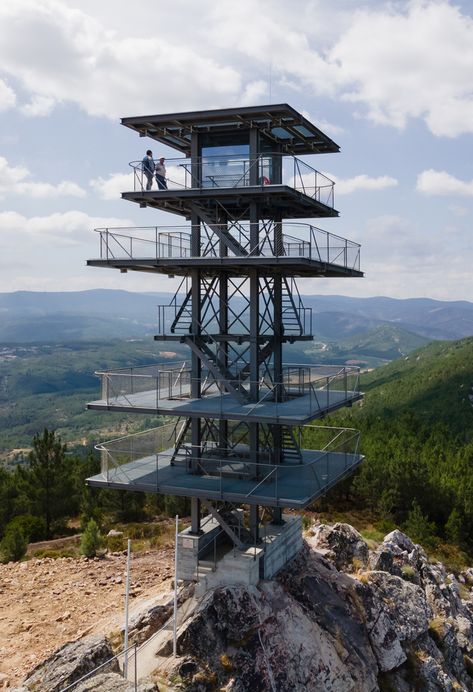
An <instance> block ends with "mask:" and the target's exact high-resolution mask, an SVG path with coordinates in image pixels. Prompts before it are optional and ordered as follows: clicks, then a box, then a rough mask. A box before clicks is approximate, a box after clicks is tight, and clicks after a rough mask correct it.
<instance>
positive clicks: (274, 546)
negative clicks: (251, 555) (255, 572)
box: [261, 514, 302, 579]
mask: <svg viewBox="0 0 473 692" xmlns="http://www.w3.org/2000/svg"><path fill="white" fill-rule="evenodd" d="M262 533H263V535H262V541H263V548H264V558H263V561H262V562H263V565H262V570H261V572H262V574H261V577H262V578H263V579H272V578H273V577H274V576H275V575H276V574H277V573H278V572H279V570H281V569H282V568H283V567H284V566H285V564H286V563H287V562H289V560H292V558H293V557H294V556H295V555H296V554H297V553H298V552H299V550H300V549H301V548H302V517H300V516H295V515H291V514H283V523H282V524H266V525H265V527H264V530H263V532H262Z"/></svg>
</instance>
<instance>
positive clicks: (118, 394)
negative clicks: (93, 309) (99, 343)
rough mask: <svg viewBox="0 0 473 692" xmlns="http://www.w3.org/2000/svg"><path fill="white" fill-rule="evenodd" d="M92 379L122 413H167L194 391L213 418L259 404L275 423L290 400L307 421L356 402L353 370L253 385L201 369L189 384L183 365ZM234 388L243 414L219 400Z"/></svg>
mask: <svg viewBox="0 0 473 692" xmlns="http://www.w3.org/2000/svg"><path fill="white" fill-rule="evenodd" d="M96 374H97V375H99V376H100V377H101V378H102V402H103V403H104V404H105V405H107V406H109V407H114V406H118V407H120V408H121V409H123V408H125V409H128V408H129V409H135V410H136V409H141V410H143V409H145V410H160V409H161V410H163V411H166V410H168V411H169V410H172V409H173V408H175V406H176V402H177V405H178V404H179V402H183V401H184V402H185V401H193V399H192V398H191V394H192V392H193V391H201V392H202V390H203V389H205V393H203V394H202V396H201V398H200V399H199V401H203V400H204V399H208V400H211V406H212V413H213V414H214V415H217V416H218V415H219V416H221V417H224V416H227V415H230V413H233V414H238V413H242V414H245V413H246V414H249V413H251V407H253V408H254V407H255V406H257V405H261V404H263V403H264V404H265V405H267V406H269V408H268V409H267V411H266V412H265V410H264V408H261V406H260V407H259V408H260V412H261V414H262V415H266V414H267V415H271V417H272V418H279V417H280V416H281V417H284V416H287V415H288V408H287V402H290V401H293V400H294V405H295V407H296V409H297V412H298V413H299V414H300V415H303V416H308V415H317V414H318V413H324V412H328V411H329V410H332V409H335V408H338V407H339V406H341V405H344V404H349V403H351V402H352V401H356V400H357V399H358V398H359V397H360V392H359V368H358V367H355V366H338V365H293V364H286V365H284V367H283V373H282V379H281V381H276V380H275V377H274V374H272V372H271V370H269V369H267V370H266V372H265V375H264V376H262V377H261V378H260V380H258V381H257V382H256V381H251V380H250V379H249V378H248V373H247V372H244V371H243V374H241V375H238V376H237V375H235V376H234V377H227V378H224V377H223V375H222V377H221V378H219V377H216V376H215V375H214V374H212V373H211V372H209V371H207V370H205V369H204V370H203V372H202V376H201V377H200V378H192V376H191V369H190V366H189V364H188V363H187V362H186V361H184V362H182V361H180V362H179V363H178V364H176V365H175V366H174V367H171V366H170V365H169V364H167V363H166V364H156V365H147V366H140V367H136V368H133V367H131V368H121V369H119V370H114V371H107V372H97V373H96ZM235 388H238V389H239V390H240V391H242V390H243V391H247V392H248V404H247V405H246V408H245V404H241V403H240V404H239V406H237V404H236V400H233V397H232V401H229V400H228V397H226V396H218V395H225V394H227V393H228V392H229V391H232V390H233V391H234V389H235ZM250 397H251V401H250ZM297 400H298V401H297ZM229 406H230V408H229ZM234 406H237V408H234ZM239 409H241V411H240V410H239ZM230 417H231V415H230Z"/></svg>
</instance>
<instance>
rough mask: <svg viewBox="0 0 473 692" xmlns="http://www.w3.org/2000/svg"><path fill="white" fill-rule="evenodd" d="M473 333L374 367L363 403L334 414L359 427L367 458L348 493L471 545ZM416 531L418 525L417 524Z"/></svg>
mask: <svg viewBox="0 0 473 692" xmlns="http://www.w3.org/2000/svg"><path fill="white" fill-rule="evenodd" d="M472 386H473V338H468V339H462V340H461V341H456V342H442V343H435V344H430V345H429V346H427V347H425V348H423V349H420V350H419V351H415V352H413V353H412V354H410V355H409V356H406V357H405V358H402V359H400V360H397V361H394V362H393V363H390V364H389V365H386V366H384V367H382V368H379V369H377V370H375V371H373V372H371V373H368V374H366V375H364V376H363V378H362V389H364V391H365V393H366V396H365V401H364V404H363V405H362V406H359V407H355V408H353V409H352V410H351V411H350V412H348V413H340V414H339V415H338V416H336V417H334V418H333V419H332V422H334V423H335V422H336V423H337V424H343V425H348V426H351V427H354V428H358V429H360V430H361V433H362V438H361V439H362V442H361V450H362V452H363V453H364V454H365V455H366V459H365V461H364V462H363V464H362V465H361V468H360V470H359V472H358V473H357V474H356V476H355V477H354V478H353V479H350V480H349V481H347V482H346V483H345V485H344V486H343V485H342V487H339V488H337V489H336V490H335V491H334V494H333V495H332V499H334V498H335V499H338V500H339V499H340V498H341V497H342V494H346V493H347V492H348V493H349V494H350V496H351V500H352V502H353V503H354V505H355V506H359V507H365V506H368V507H371V508H373V509H374V510H376V511H377V512H379V513H380V515H381V516H383V517H384V518H386V519H392V520H394V521H395V522H396V523H402V522H406V521H410V522H414V523H415V524H416V526H417V528H416V529H415V530H416V531H417V532H418V536H417V537H418V539H419V540H420V539H423V540H428V539H429V537H432V536H434V535H435V534H437V535H439V536H442V537H445V538H447V539H448V540H450V541H453V542H456V543H459V544H460V545H463V546H464V547H467V548H468V549H469V550H471V549H473V408H472V405H471V402H470V398H469V395H470V393H471V391H472ZM410 530H411V532H414V533H415V531H413V529H412V526H411V527H410Z"/></svg>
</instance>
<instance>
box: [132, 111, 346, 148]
mask: <svg viewBox="0 0 473 692" xmlns="http://www.w3.org/2000/svg"><path fill="white" fill-rule="evenodd" d="M122 124H123V125H125V126H126V127H129V128H131V129H132V130H135V131H136V132H138V133H139V134H140V136H141V137H151V138H152V139H155V140H157V141H158V142H161V143H162V144H165V145H167V146H169V147H172V148H173V149H178V150H179V151H181V152H183V153H185V154H190V142H191V135H192V133H206V134H207V133H219V132H231V131H235V132H236V131H242V130H250V129H253V128H257V129H259V130H260V131H261V132H262V133H264V134H265V135H266V136H267V137H268V138H269V139H272V140H273V141H274V142H275V143H276V144H278V145H282V147H283V151H284V152H287V153H288V154H322V153H330V152H337V151H339V146H338V144H336V143H335V142H334V141H333V140H331V139H330V137H327V135H325V134H324V133H323V132H322V131H321V130H319V128H318V127H316V126H315V125H313V124H312V123H311V122H310V121H309V120H307V118H304V116H303V115H301V114H300V113H298V112H297V111H296V110H295V109H294V108H292V107H291V106H289V105H288V104H287V103H281V104H277V105H271V106H249V107H245V108H223V109H218V110H207V111H189V112H187V113H170V114H167V115H143V116H139V117H132V118H122Z"/></svg>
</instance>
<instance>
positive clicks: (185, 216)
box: [87, 104, 362, 583]
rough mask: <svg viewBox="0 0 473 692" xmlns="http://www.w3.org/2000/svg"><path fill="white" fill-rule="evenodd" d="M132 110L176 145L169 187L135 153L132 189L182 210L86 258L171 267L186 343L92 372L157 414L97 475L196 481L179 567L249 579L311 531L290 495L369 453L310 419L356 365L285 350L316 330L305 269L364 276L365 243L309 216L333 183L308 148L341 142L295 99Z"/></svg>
mask: <svg viewBox="0 0 473 692" xmlns="http://www.w3.org/2000/svg"><path fill="white" fill-rule="evenodd" d="M122 124H123V125H125V126H126V127H129V128H131V129H132V130H134V131H135V132H137V133H138V134H139V136H140V137H147V138H150V139H154V140H156V141H157V142H159V144H161V145H166V146H167V147H171V148H173V149H175V150H177V151H178V152H179V155H180V156H179V158H176V159H167V160H166V167H167V189H159V188H158V186H157V185H156V184H155V185H154V187H153V188H152V189H151V190H146V182H147V181H146V177H145V176H144V173H143V170H142V166H141V162H134V163H132V164H131V167H132V179H133V185H130V188H131V187H132V189H130V190H129V191H127V192H124V193H122V197H123V198H124V199H127V200H129V201H131V202H135V203H137V204H138V205H139V206H140V207H152V208H154V209H157V210H160V211H165V212H168V213H169V214H172V215H174V217H176V216H177V217H181V223H180V225H169V226H156V227H152V228H149V227H148V228H126V229H120V228H105V229H97V231H98V233H99V236H100V257H99V258H97V259H91V260H89V261H88V262H87V264H88V265H89V266H94V267H108V268H114V269H118V270H119V271H120V272H122V273H126V272H129V271H135V272H148V273H154V274H158V275H167V276H170V277H179V279H180V287H179V289H178V290H177V292H176V294H175V295H174V297H173V299H172V300H171V302H170V303H169V304H168V305H161V306H158V315H157V329H156V332H157V333H156V336H155V337H154V338H155V340H156V341H160V342H171V343H172V342H176V343H179V344H183V345H185V346H186V347H187V348H188V353H189V359H188V360H187V361H185V362H165V363H161V364H156V365H150V366H145V367H136V368H126V369H120V370H114V371H106V372H100V373H97V374H99V375H100V376H101V378H102V392H101V398H100V399H99V400H97V401H94V402H91V403H89V404H88V408H89V409H94V410H97V411H99V410H107V411H122V412H134V413H136V414H140V413H142V414H147V416H149V415H150V414H151V415H155V416H156V417H159V418H158V420H157V422H161V423H162V424H161V425H159V426H158V427H155V428H153V429H151V430H148V431H145V432H143V433H137V434H134V435H130V436H128V437H124V438H120V439H117V440H111V441H109V442H106V443H103V444H101V445H98V448H99V449H100V450H101V454H102V468H101V472H100V474H98V475H96V476H94V477H92V478H89V479H88V480H87V482H88V483H89V485H91V486H98V487H108V488H118V489H126V490H132V491H142V492H151V493H163V494H169V495H178V496H186V497H189V498H190V500H191V526H190V527H189V528H188V529H186V530H185V531H183V532H182V533H181V534H180V537H179V544H180V564H179V576H180V577H181V578H188V579H198V578H199V577H200V578H202V574H203V572H202V570H203V568H204V567H205V566H206V567H207V570H208V572H216V571H218V570H217V563H218V562H220V561H221V563H222V565H224V564H225V561H226V562H227V564H228V565H230V567H228V569H227V575H226V577H222V579H227V580H229V581H234V580H235V579H237V581H238V580H243V581H248V582H250V583H255V580H256V581H257V579H258V578H260V577H264V578H271V577H272V576H273V575H274V574H275V573H276V572H277V571H278V570H279V569H280V568H281V567H282V566H283V565H284V564H285V562H286V561H287V560H288V559H290V558H291V557H292V556H293V555H294V554H295V553H296V552H297V551H298V549H299V547H300V546H301V541H302V532H301V518H300V516H299V515H297V514H296V513H294V512H292V513H287V512H286V513H284V512H283V510H284V509H286V510H287V509H295V510H297V509H303V508H304V507H307V506H308V505H310V504H311V503H312V502H314V500H316V499H317V498H318V497H320V496H322V495H323V494H324V493H325V492H326V491H327V490H328V489H329V488H331V487H332V486H333V485H334V484H336V483H337V482H338V481H339V480H340V479H342V478H343V477H345V476H347V475H348V474H349V473H351V472H352V471H353V470H354V469H355V468H356V467H357V465H358V464H359V463H360V462H361V460H362V457H361V455H360V454H359V453H358V441H359V434H358V432H357V431H354V430H347V429H335V428H328V427H325V426H322V425H320V424H315V425H314V424H313V425H310V424H311V423H314V422H315V421H317V420H318V419H322V418H324V416H326V415H327V414H329V413H331V412H333V411H335V410H337V409H339V408H340V407H343V406H347V405H348V406H350V405H351V404H353V402H356V401H358V400H359V399H360V398H361V396H362V395H361V393H360V391H359V388H358V378H359V372H358V369H357V368H355V367H348V366H338V365H337V366H330V365H313V364H291V363H286V362H285V359H284V355H285V351H287V350H290V345H291V344H294V343H296V342H299V341H307V340H312V339H313V320H312V312H311V309H310V308H307V307H305V306H304V302H303V297H302V296H301V295H300V294H299V291H298V288H297V283H296V280H297V278H298V277H305V278H318V279H321V280H323V278H324V277H339V278H340V279H341V278H344V277H361V276H362V272H361V271H360V247H359V245H358V244H357V243H354V242H351V241H349V240H346V239H344V238H341V237H339V236H336V235H333V234H331V233H328V232H326V231H323V230H321V229H320V228H318V227H316V226H315V225H313V223H312V221H311V220H313V219H318V218H319V217H334V216H338V212H337V211H336V209H335V206H334V183H333V182H332V181H331V180H329V179H328V178H327V177H326V176H324V175H322V174H321V173H319V172H318V171H317V170H316V169H315V168H313V167H312V166H311V165H309V163H308V162H307V160H305V159H304V160H302V159H301V158H300V157H302V156H303V157H307V156H311V157H312V156H314V155H317V154H324V153H333V152H337V151H338V150H339V147H338V146H337V144H335V142H333V141H332V140H331V139H330V138H329V137H327V135H325V134H324V133H323V132H321V131H320V130H319V129H318V128H317V127H316V126H315V125H313V124H312V123H311V122H309V121H308V120H307V119H306V118H305V117H303V116H302V115H301V114H300V113H298V112H297V111H296V110H294V109H293V108H292V107H290V106H288V105H287V104H280V105H271V106H258V107H248V108H231V109H223V110H208V111H197V112H187V113H174V114H170V115H150V116H142V117H131V118H124V119H122ZM148 146H149V145H148ZM311 161H312V159H311ZM308 220H309V221H308ZM170 350H171V348H170ZM163 417H164V418H163ZM204 510H205V514H206V517H205V518H204V517H203V515H204ZM219 558H221V560H219ZM232 560H233V562H232ZM209 565H210V566H209ZM242 565H243V566H242ZM235 575H237V576H235ZM238 575H239V576H238ZM210 576H211V575H210V574H209V575H208V578H210Z"/></svg>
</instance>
